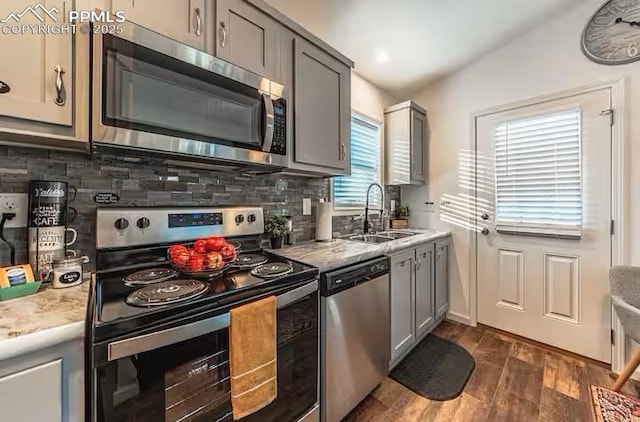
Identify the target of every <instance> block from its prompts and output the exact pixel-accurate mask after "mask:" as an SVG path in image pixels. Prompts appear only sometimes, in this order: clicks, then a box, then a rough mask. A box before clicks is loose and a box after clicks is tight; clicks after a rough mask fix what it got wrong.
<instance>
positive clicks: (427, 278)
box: [415, 243, 435, 338]
mask: <svg viewBox="0 0 640 422" xmlns="http://www.w3.org/2000/svg"><path fill="white" fill-rule="evenodd" d="M434 250H435V248H434V245H433V243H430V244H428V245H425V246H422V247H420V248H417V249H416V252H415V253H416V337H418V338H421V337H422V336H423V335H425V334H426V333H428V332H429V330H430V329H431V327H432V326H433V324H434V323H435V310H434V306H435V305H434V285H433V283H434V280H433V279H434V268H433V264H434Z"/></svg>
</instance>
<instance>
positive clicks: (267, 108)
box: [262, 94, 274, 152]
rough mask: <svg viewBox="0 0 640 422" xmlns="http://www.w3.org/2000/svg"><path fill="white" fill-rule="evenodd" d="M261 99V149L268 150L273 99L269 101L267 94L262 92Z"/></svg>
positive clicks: (270, 140)
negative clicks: (262, 112) (262, 118)
mask: <svg viewBox="0 0 640 422" xmlns="http://www.w3.org/2000/svg"><path fill="white" fill-rule="evenodd" d="M262 101H263V102H264V120H263V125H264V127H263V133H264V138H263V139H262V151H264V152H269V151H271V144H272V143H273V120H274V115H273V101H271V97H270V96H269V94H262Z"/></svg>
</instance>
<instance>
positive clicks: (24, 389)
mask: <svg viewBox="0 0 640 422" xmlns="http://www.w3.org/2000/svg"><path fill="white" fill-rule="evenodd" d="M33 397H38V401H37V402H36V403H34V401H33ZM62 399H63V396H62V359H58V360H55V361H53V362H49V363H45V364H43V365H39V366H36V367H33V368H30V369H27V370H24V371H22V372H18V373H16V374H12V375H8V376H6V377H3V378H0V419H1V420H3V421H47V422H60V421H62Z"/></svg>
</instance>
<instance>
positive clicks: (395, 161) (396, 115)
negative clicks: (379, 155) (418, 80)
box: [384, 101, 429, 185]
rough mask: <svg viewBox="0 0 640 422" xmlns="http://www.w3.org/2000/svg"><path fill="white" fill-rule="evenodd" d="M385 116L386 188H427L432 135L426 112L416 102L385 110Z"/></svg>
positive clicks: (408, 102) (407, 102) (404, 103)
mask: <svg viewBox="0 0 640 422" xmlns="http://www.w3.org/2000/svg"><path fill="white" fill-rule="evenodd" d="M384 113H385V143H386V154H385V157H386V163H385V164H386V165H385V175H386V177H385V178H386V182H387V184H389V185H422V184H424V183H425V180H426V163H427V157H426V155H427V146H428V132H429V127H428V122H427V111H426V110H425V109H424V108H423V107H421V106H420V105H418V104H416V103H414V102H413V101H405V102H403V103H400V104H396V105H394V106H391V107H388V108H386V109H385V111H384Z"/></svg>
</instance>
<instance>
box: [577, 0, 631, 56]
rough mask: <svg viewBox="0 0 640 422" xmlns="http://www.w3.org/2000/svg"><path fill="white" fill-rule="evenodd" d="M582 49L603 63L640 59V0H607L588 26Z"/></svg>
mask: <svg viewBox="0 0 640 422" xmlns="http://www.w3.org/2000/svg"><path fill="white" fill-rule="evenodd" d="M582 50H583V51H584V54H585V55H586V56H587V57H588V58H590V59H591V60H593V61H594V62H598V63H602V64H625V63H631V62H634V61H636V60H640V0H609V1H607V2H606V3H605V4H603V5H602V6H601V7H600V9H598V10H597V11H596V13H595V14H594V15H593V16H592V17H591V19H590V20H589V22H588V23H587V26H586V27H585V28H584V32H583V33H582Z"/></svg>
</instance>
